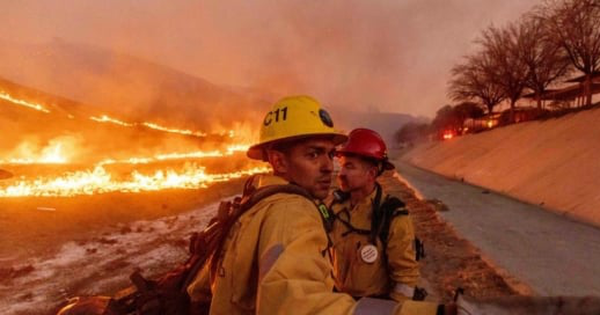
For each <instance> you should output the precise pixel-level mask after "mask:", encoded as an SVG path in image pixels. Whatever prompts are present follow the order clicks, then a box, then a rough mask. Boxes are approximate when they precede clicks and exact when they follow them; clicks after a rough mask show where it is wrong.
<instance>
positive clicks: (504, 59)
mask: <svg viewBox="0 0 600 315" xmlns="http://www.w3.org/2000/svg"><path fill="white" fill-rule="evenodd" d="M523 35H524V34H522V33H521V30H520V28H519V27H517V26H516V25H515V24H509V25H508V26H507V27H506V28H502V29H501V28H498V27H494V26H490V27H488V28H487V29H486V30H485V31H483V33H482V37H481V38H480V39H479V40H478V41H477V42H478V43H479V44H480V45H481V46H482V48H483V52H482V53H483V54H484V55H486V56H487V57H488V58H489V59H490V62H491V66H490V67H488V70H489V71H490V72H489V73H488V77H489V78H490V80H491V82H492V83H494V84H495V85H497V86H499V87H500V88H501V90H502V92H503V94H504V97H505V98H506V99H507V100H508V101H509V102H510V111H511V112H510V120H511V121H514V109H515V103H516V102H517V101H518V100H519V99H520V98H521V96H522V94H523V90H524V89H525V79H526V77H527V66H526V65H525V63H524V61H523V60H522V59H521V58H519V53H518V51H519V50H518V42H520V41H521V40H522V39H521V37H523Z"/></svg>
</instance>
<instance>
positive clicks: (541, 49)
mask: <svg viewBox="0 0 600 315" xmlns="http://www.w3.org/2000/svg"><path fill="white" fill-rule="evenodd" d="M518 28H519V29H518V31H517V30H515V29H514V26H513V29H512V30H511V32H518V33H519V34H520V36H516V38H517V53H518V56H519V58H520V59H521V60H522V61H523V63H524V64H525V66H526V68H527V72H526V76H525V87H527V88H529V89H531V90H532V91H533V92H534V93H535V99H536V101H537V107H538V108H542V95H543V94H544V92H545V91H546V89H547V88H548V86H549V85H550V84H552V83H553V82H555V81H556V80H557V79H559V78H561V77H562V76H564V75H565V74H566V72H567V69H568V67H569V64H570V62H569V59H568V58H567V55H566V54H565V53H564V50H563V49H562V47H561V46H560V45H559V44H557V42H556V41H554V40H552V38H551V37H549V36H547V35H548V32H546V28H545V27H544V25H543V24H542V21H541V20H540V19H536V18H533V17H531V16H527V17H525V18H524V20H523V22H521V24H519V26H518Z"/></svg>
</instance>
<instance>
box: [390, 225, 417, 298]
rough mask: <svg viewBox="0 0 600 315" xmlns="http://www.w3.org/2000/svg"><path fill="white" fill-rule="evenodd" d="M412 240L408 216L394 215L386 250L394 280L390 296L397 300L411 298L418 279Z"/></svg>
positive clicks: (412, 228)
mask: <svg viewBox="0 0 600 315" xmlns="http://www.w3.org/2000/svg"><path fill="white" fill-rule="evenodd" d="M414 241H415V231H414V227H413V223H412V219H411V218H410V216H408V215H400V216H397V217H395V218H394V219H393V221H392V223H391V225H390V233H389V237H388V242H387V248H386V252H387V256H388V265H389V268H390V275H391V278H392V280H393V281H394V284H393V286H392V291H391V293H390V296H391V297H392V298H393V299H394V300H397V301H401V300H405V299H407V298H412V290H413V289H414V287H415V286H416V285H417V283H418V281H419V263H418V262H417V259H416V252H415V247H414Z"/></svg>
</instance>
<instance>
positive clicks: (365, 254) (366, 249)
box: [358, 244, 379, 264]
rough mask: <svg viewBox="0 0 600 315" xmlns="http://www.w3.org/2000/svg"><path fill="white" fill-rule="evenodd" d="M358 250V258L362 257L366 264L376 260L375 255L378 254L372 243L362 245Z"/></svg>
mask: <svg viewBox="0 0 600 315" xmlns="http://www.w3.org/2000/svg"><path fill="white" fill-rule="evenodd" d="M358 252H359V254H360V259H362V261H364V262H366V263H367V264H372V263H374V262H375V261H376V260H377V257H378V256H379V252H378V251H377V247H375V246H374V245H372V244H367V245H364V246H362V247H361V248H360V249H359V250H358Z"/></svg>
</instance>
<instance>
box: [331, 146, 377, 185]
mask: <svg viewBox="0 0 600 315" xmlns="http://www.w3.org/2000/svg"><path fill="white" fill-rule="evenodd" d="M339 161H340V167H341V168H340V173H339V174H338V178H337V179H338V185H339V186H340V189H341V190H342V191H345V192H351V191H353V190H360V189H363V188H364V187H365V186H367V185H369V184H371V183H373V182H374V181H375V179H376V177H377V167H376V166H374V165H373V164H372V163H369V162H367V161H365V160H363V159H361V158H359V157H356V156H344V155H342V156H340V158H339Z"/></svg>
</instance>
